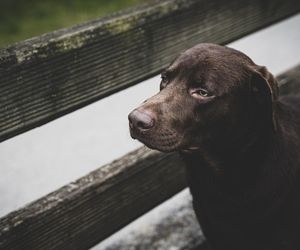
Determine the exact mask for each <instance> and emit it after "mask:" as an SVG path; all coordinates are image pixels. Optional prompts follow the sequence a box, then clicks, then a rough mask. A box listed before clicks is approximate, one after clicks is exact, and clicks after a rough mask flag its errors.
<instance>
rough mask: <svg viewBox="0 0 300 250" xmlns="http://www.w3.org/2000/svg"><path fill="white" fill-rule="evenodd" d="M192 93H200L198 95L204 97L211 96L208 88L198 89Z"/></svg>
mask: <svg viewBox="0 0 300 250" xmlns="http://www.w3.org/2000/svg"><path fill="white" fill-rule="evenodd" d="M192 95H198V96H202V97H209V96H210V94H209V92H208V91H207V90H206V89H202V88H200V89H196V90H194V91H193V92H192Z"/></svg>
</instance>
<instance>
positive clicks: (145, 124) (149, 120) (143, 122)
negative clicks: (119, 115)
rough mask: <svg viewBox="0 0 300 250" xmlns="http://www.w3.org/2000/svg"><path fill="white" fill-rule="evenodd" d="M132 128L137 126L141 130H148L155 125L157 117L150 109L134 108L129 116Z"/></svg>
mask: <svg viewBox="0 0 300 250" xmlns="http://www.w3.org/2000/svg"><path fill="white" fill-rule="evenodd" d="M128 120H129V126H130V128H136V129H139V130H148V129H150V128H152V127H154V123H155V119H154V115H153V114H152V113H151V112H148V111H139V110H138V109H135V110H133V111H132V112H131V113H130V114H129V116H128Z"/></svg>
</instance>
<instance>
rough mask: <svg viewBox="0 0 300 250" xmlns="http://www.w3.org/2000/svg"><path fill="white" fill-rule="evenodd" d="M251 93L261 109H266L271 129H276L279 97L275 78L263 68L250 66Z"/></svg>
mask: <svg viewBox="0 0 300 250" xmlns="http://www.w3.org/2000/svg"><path fill="white" fill-rule="evenodd" d="M251 69H252V79H251V91H252V93H253V95H254V97H255V99H256V100H257V102H258V104H259V105H260V106H261V105H263V106H261V107H264V108H266V109H267V111H268V113H269V114H270V118H271V120H272V123H273V128H274V130H275V131H276V129H277V119H276V105H275V104H276V101H277V99H278V95H279V88H278V83H277V81H276V79H275V77H274V76H273V75H272V74H271V73H270V72H269V71H268V70H267V68H266V67H264V66H258V65H255V66H252V67H251Z"/></svg>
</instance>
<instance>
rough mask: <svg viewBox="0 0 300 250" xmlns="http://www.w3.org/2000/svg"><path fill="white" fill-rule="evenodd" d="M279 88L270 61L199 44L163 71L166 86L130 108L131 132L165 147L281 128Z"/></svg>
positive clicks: (219, 140) (172, 148)
mask: <svg viewBox="0 0 300 250" xmlns="http://www.w3.org/2000/svg"><path fill="white" fill-rule="evenodd" d="M277 95H278V88H277V83H276V81H275V80H274V77H273V76H272V75H271V74H270V73H269V72H268V71H267V70H266V68H265V67H261V66H257V65H256V64H254V63H253V62H252V60H251V59H250V58H249V57H247V56H246V55H244V54H243V53H241V52H239V51H236V50H234V49H231V48H227V47H223V46H219V45H214V44H199V45H197V46H195V47H193V48H190V49H188V50H187V51H185V52H184V53H182V54H180V55H179V56H178V57H177V58H176V60H175V61H174V62H173V63H171V65H170V66H169V67H168V68H167V69H166V70H165V71H164V72H163V73H162V74H161V83H160V92H159V93H158V94H156V95H155V96H153V97H151V98H149V99H148V100H146V101H145V102H144V103H143V104H142V105H141V106H140V107H138V108H137V109H135V110H133V111H132V112H131V113H130V114H129V125H130V133H131V136H132V137H133V138H136V139H138V140H140V141H141V142H143V143H144V144H145V145H146V146H148V147H150V148H154V149H157V150H160V151H164V152H170V151H177V150H183V151H184V150H193V149H198V148H199V147H202V146H203V145H209V144H211V143H212V142H213V141H216V142H217V143H219V144H224V145H226V144H229V143H234V141H235V140H237V139H238V137H241V136H242V135H243V134H244V133H248V134H249V133H251V129H254V128H257V127H260V126H262V127H268V128H269V129H272V127H273V129H276V114H275V109H274V103H275V101H276V99H277Z"/></svg>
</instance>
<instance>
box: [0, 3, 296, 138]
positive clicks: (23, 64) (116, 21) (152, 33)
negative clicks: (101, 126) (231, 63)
mask: <svg viewBox="0 0 300 250" xmlns="http://www.w3.org/2000/svg"><path fill="white" fill-rule="evenodd" d="M299 10H300V1H299V0H264V1H261V0H244V1H240V0H228V1H226V2H224V1H222V0H214V1H210V0H164V1H154V2H151V3H150V4H148V5H145V6H142V7H140V8H136V9H133V10H132V11H127V12H124V13H120V14H116V15H113V16H111V17H109V18H104V19H99V20H95V21H92V22H89V23H86V24H83V25H79V26H76V27H73V28H70V29H63V30H59V31H55V32H53V33H49V34H46V35H43V36H40V37H36V38H33V39H31V40H26V41H24V42H20V43H17V44H15V45H13V46H11V47H8V48H5V49H1V50H0V141H3V140H5V139H8V138H10V137H12V136H14V135H17V134H19V133H22V132H24V131H27V130H29V129H31V128H34V127H36V126H40V125H42V124H44V123H46V122H48V121H51V120H53V119H55V118H58V117H60V116H62V115H64V114H66V113H69V112H72V111H74V110H76V109H78V108H81V107H83V106H85V105H87V104H90V103H92V102H94V101H97V100H99V99H101V98H103V97H105V96H108V95H110V94H112V93H115V92H116V91H119V90H121V89H123V88H126V87H128V86H131V85H133V84H136V83H138V82H140V81H141V80H143V79H146V78H149V77H151V76H153V75H155V74H157V73H158V72H160V71H161V70H162V68H164V67H166V66H167V64H168V63H170V61H171V60H172V59H173V58H174V56H175V55H177V54H178V53H179V52H180V51H182V50H184V49H186V48H188V47H191V46H193V45H195V44H197V43H200V42H214V43H220V44H225V43H228V42H230V41H233V40H235V39H237V38H240V37H242V36H244V35H246V34H249V33H251V32H253V31H256V30H258V29H260V28H262V27H265V26H267V25H269V24H271V23H273V22H275V21H278V20H281V19H283V18H285V17H287V16H290V15H292V14H294V13H297V12H298V11H299Z"/></svg>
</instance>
